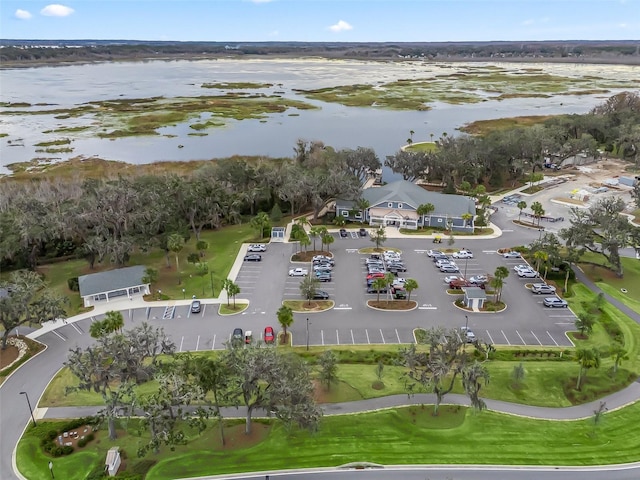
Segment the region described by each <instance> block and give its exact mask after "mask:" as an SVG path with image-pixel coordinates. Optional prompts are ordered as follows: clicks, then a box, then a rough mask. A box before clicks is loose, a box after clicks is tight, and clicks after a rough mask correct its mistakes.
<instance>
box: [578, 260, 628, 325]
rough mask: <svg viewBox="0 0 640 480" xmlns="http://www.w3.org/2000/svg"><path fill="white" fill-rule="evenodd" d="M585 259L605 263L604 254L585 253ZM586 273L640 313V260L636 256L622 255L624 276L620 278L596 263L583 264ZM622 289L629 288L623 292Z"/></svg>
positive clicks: (600, 285) (602, 287) (607, 291)
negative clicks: (595, 264)
mask: <svg viewBox="0 0 640 480" xmlns="http://www.w3.org/2000/svg"><path fill="white" fill-rule="evenodd" d="M582 259H583V260H585V261H589V262H594V263H598V264H600V265H604V264H605V263H606V261H605V259H604V257H603V256H602V255H596V254H594V253H585V255H584V256H583V257H582ZM581 268H582V270H583V271H584V273H585V274H586V275H587V276H588V277H589V278H590V279H591V280H592V281H594V282H595V283H596V285H598V287H600V288H601V289H602V290H603V291H604V292H606V293H607V294H609V295H611V296H612V297H613V298H615V299H617V300H620V301H621V302H622V303H624V304H625V305H626V306H628V307H629V308H631V309H632V310H633V311H635V312H637V313H640V261H638V260H637V259H635V258H629V257H622V268H623V277H622V278H618V277H617V276H616V275H615V274H614V273H613V272H611V271H610V270H607V269H605V268H601V267H597V266H594V265H586V264H583V265H581ZM621 289H625V290H627V292H626V293H622V291H621Z"/></svg>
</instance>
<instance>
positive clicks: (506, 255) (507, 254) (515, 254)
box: [502, 252, 522, 258]
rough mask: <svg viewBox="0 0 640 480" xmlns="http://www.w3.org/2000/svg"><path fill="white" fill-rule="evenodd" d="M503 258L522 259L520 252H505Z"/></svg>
mask: <svg viewBox="0 0 640 480" xmlns="http://www.w3.org/2000/svg"><path fill="white" fill-rule="evenodd" d="M502 258H522V255H521V254H520V252H504V253H503V254H502Z"/></svg>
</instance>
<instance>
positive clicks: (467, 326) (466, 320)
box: [464, 315, 469, 335]
mask: <svg viewBox="0 0 640 480" xmlns="http://www.w3.org/2000/svg"><path fill="white" fill-rule="evenodd" d="M464 319H465V322H464V331H465V332H466V331H467V330H468V329H469V317H468V316H467V315H465V316H464ZM465 335H466V333H465Z"/></svg>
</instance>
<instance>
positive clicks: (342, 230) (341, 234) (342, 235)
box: [340, 228, 347, 238]
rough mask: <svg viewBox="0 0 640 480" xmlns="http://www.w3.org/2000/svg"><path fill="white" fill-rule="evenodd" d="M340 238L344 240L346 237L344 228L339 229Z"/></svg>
mask: <svg viewBox="0 0 640 480" xmlns="http://www.w3.org/2000/svg"><path fill="white" fill-rule="evenodd" d="M340 236H341V237H342V238H345V237H346V236H347V231H346V230H345V229H344V228H341V229H340Z"/></svg>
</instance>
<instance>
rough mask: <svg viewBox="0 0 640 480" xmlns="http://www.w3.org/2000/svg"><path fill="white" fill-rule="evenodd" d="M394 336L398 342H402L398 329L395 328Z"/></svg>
mask: <svg viewBox="0 0 640 480" xmlns="http://www.w3.org/2000/svg"><path fill="white" fill-rule="evenodd" d="M396 337H397V338H398V343H402V342H401V341H400V334H399V333H398V329H397V328H396Z"/></svg>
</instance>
